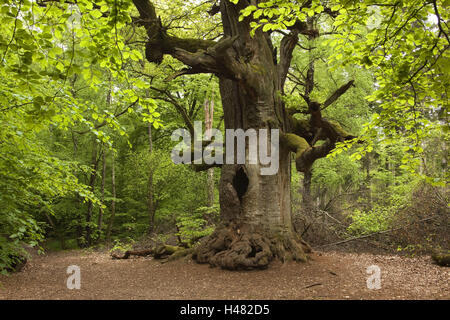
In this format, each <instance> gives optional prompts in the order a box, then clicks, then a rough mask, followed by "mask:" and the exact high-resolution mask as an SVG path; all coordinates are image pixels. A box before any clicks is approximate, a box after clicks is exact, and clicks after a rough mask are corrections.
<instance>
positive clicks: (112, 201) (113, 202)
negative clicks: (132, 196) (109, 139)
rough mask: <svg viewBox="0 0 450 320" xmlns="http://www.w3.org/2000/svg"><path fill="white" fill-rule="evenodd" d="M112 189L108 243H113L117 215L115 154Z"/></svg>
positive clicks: (107, 233) (112, 166) (107, 234)
mask: <svg viewBox="0 0 450 320" xmlns="http://www.w3.org/2000/svg"><path fill="white" fill-rule="evenodd" d="M111 187H112V200H111V217H110V218H109V223H108V229H107V231H106V241H107V242H108V243H110V242H111V230H112V227H113V225H114V217H115V215H116V173H115V164H114V152H112V161H111Z"/></svg>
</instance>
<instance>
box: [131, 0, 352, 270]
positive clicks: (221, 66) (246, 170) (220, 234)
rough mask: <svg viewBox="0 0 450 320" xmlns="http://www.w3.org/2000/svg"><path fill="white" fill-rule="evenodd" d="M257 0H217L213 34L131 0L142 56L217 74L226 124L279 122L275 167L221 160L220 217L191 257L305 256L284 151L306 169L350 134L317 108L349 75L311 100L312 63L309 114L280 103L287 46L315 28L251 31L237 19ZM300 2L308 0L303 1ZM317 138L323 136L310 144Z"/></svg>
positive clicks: (241, 263)
mask: <svg viewBox="0 0 450 320" xmlns="http://www.w3.org/2000/svg"><path fill="white" fill-rule="evenodd" d="M250 2H251V3H250ZM259 2H262V1H239V2H238V3H237V4H234V3H232V2H230V1H228V0H222V1H217V2H216V3H215V5H214V8H213V10H211V14H220V15H221V20H222V26H223V34H224V36H223V38H222V39H221V40H219V41H217V42H216V41H208V40H202V39H185V38H179V37H176V36H173V35H171V34H169V33H168V32H167V29H166V28H165V27H164V25H162V22H161V19H160V18H159V17H158V13H157V10H156V9H155V6H154V4H153V3H152V2H151V1H149V0H133V3H134V5H135V7H136V8H137V10H138V12H139V15H140V17H139V19H137V22H138V23H139V24H140V25H141V26H142V27H144V28H145V30H146V32H147V36H148V39H147V43H146V58H147V60H148V61H149V62H154V63H161V61H162V59H163V56H164V55H171V56H172V57H174V58H176V59H177V60H179V61H181V62H182V63H184V64H185V65H186V68H184V69H183V70H181V71H179V72H178V73H177V74H176V75H175V76H180V75H185V74H197V73H211V74H214V75H215V76H217V77H218V79H219V85H220V94H221V99H222V104H223V111H224V122H225V128H226V129H238V128H241V129H243V130H247V129H250V128H252V129H256V130H258V129H268V130H269V132H270V129H279V130H280V146H279V155H280V159H279V170H278V173H277V174H274V175H261V170H260V169H261V167H262V165H261V164H260V163H258V164H249V163H248V162H247V163H245V164H239V165H236V164H234V165H233V164H224V165H222V168H221V170H222V173H221V179H220V186H219V194H220V210H221V224H220V225H219V226H218V227H217V228H216V230H215V231H214V233H213V234H212V235H211V236H209V237H208V238H206V239H204V240H203V241H202V242H201V243H200V245H199V246H198V247H197V250H196V252H195V254H194V258H195V259H196V260H197V261H198V262H200V263H209V264H211V265H213V266H219V267H222V268H226V269H232V270H234V269H251V268H265V267H267V266H268V264H269V263H270V261H272V260H273V259H274V258H279V259H281V260H283V261H284V260H295V261H306V260H307V253H308V252H310V250H311V249H310V247H309V246H308V245H307V244H306V243H305V242H304V241H302V239H301V238H300V237H299V235H297V234H296V233H295V232H294V231H293V228H292V223H291V199H290V170H291V157H290V154H291V153H294V154H295V162H296V167H297V170H299V171H301V172H306V171H308V170H309V169H310V168H311V165H312V164H313V163H314V161H315V160H317V159H319V158H321V157H325V156H326V155H327V154H328V153H329V152H330V151H331V150H332V149H333V148H334V146H335V143H336V142H337V141H342V140H345V139H348V138H353V137H352V136H350V135H349V134H347V133H346V132H345V131H344V130H342V128H340V126H339V125H337V124H335V123H332V122H330V121H328V120H326V119H324V118H322V116H321V109H322V108H324V107H326V106H328V105H329V104H331V103H332V102H333V101H335V100H336V99H337V98H338V97H339V96H340V95H342V94H343V93H345V91H346V90H347V89H348V88H349V87H350V86H351V85H353V82H350V83H348V84H345V85H343V86H342V87H341V88H340V89H338V90H337V91H336V92H335V93H334V94H333V95H332V96H330V98H329V99H327V100H326V101H325V102H323V103H322V104H321V103H319V102H317V101H312V100H310V99H309V92H310V91H311V90H312V87H313V82H314V79H313V68H312V70H311V72H309V73H310V79H309V80H308V81H307V83H309V87H308V85H306V86H305V88H306V89H305V95H304V100H305V102H306V104H307V112H308V113H309V114H310V117H309V121H299V120H296V119H295V118H294V117H293V116H292V113H295V110H294V111H293V112H290V111H289V112H288V110H286V108H285V106H284V103H283V101H282V94H283V87H284V84H285V82H286V78H287V74H288V71H289V67H290V63H291V59H292V55H293V50H294V49H295V48H296V44H297V42H298V40H299V36H301V35H303V36H307V37H316V36H318V32H317V31H316V30H314V29H313V24H312V23H308V21H307V22H297V23H296V24H295V25H293V26H292V27H290V28H289V30H288V32H285V34H284V37H283V39H282V40H281V43H280V45H279V48H278V50H277V49H276V48H275V46H274V44H273V39H272V35H271V33H270V32H268V31H266V32H264V31H263V30H261V29H262V28H259V29H257V30H256V32H254V34H252V32H251V31H252V27H251V25H250V23H251V18H250V17H247V18H244V19H242V18H241V19H240V12H241V10H243V9H245V8H246V7H247V6H248V5H249V4H253V5H255V4H256V5H257V4H258V3H259ZM304 5H305V6H309V5H311V4H310V3H308V1H306V2H305V4H304ZM330 14H331V13H330ZM320 140H322V142H323V143H320V144H317V145H316V143H317V142H318V141H320ZM246 149H248V144H247V145H246ZM207 168H208V166H202V169H207Z"/></svg>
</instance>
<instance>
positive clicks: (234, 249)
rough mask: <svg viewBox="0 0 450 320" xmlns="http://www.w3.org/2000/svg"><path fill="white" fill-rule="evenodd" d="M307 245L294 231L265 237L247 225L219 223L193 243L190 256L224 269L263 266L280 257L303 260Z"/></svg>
mask: <svg viewBox="0 0 450 320" xmlns="http://www.w3.org/2000/svg"><path fill="white" fill-rule="evenodd" d="M309 252H311V248H310V247H309V246H308V245H307V244H306V243H305V242H303V241H302V240H301V239H300V238H299V237H298V236H297V235H295V234H292V235H291V236H289V237H272V238H269V237H267V236H265V235H264V233H263V232H260V231H255V230H250V228H245V227H241V228H239V227H237V226H236V225H232V226H222V227H219V228H217V229H216V231H214V233H213V234H212V235H211V236H209V237H208V238H206V239H205V240H204V241H203V242H202V243H200V245H199V246H198V247H197V249H196V250H195V252H194V254H193V258H194V259H195V260H196V261H197V262H199V263H209V264H210V265H211V266H214V267H221V268H223V269H228V270H250V269H265V268H267V267H268V265H269V263H270V262H271V261H272V260H273V259H275V258H278V259H280V260H281V261H288V260H295V261H303V262H304V261H306V260H307V256H306V253H309Z"/></svg>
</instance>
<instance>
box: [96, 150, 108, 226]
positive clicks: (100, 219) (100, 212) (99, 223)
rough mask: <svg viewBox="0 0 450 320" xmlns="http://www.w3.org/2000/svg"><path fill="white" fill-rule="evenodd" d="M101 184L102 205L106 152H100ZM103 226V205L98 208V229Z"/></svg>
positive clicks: (103, 200)
mask: <svg viewBox="0 0 450 320" xmlns="http://www.w3.org/2000/svg"><path fill="white" fill-rule="evenodd" d="M102 164H103V167H102V186H101V201H102V205H103V203H104V202H105V178H106V152H103V153H102ZM102 227H103V207H102V206H100V208H99V210H98V231H99V232H101V231H102Z"/></svg>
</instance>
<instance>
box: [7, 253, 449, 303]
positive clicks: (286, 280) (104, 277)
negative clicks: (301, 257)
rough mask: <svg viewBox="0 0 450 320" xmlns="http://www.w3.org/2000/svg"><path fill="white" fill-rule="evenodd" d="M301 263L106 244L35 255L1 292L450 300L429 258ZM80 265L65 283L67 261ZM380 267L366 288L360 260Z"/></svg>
mask: <svg viewBox="0 0 450 320" xmlns="http://www.w3.org/2000/svg"><path fill="white" fill-rule="evenodd" d="M312 258H313V259H312V260H311V261H309V262H307V263H294V262H289V263H284V264H283V263H281V262H275V263H273V264H272V265H271V266H270V267H269V268H268V269H266V270H262V271H242V272H241V271H226V270H221V269H218V268H210V267H209V266H208V265H199V264H197V263H195V262H194V261H192V260H190V259H187V258H185V259H181V260H178V261H173V262H167V263H161V262H160V260H154V259H152V258H150V257H148V258H146V257H139V258H131V259H128V260H113V259H111V257H110V256H109V253H108V252H106V251H103V252H95V251H81V250H78V251H59V252H50V253H48V254H46V255H43V256H35V257H33V259H32V260H31V261H30V262H28V263H27V265H26V266H25V268H24V269H23V270H22V271H21V272H19V273H15V274H12V275H10V276H0V299H164V300H166V299H167V300H168V299H170V300H172V299H196V300H197V299H198V300H203V299H450V281H449V280H450V269H449V268H445V267H439V266H437V265H435V264H433V263H432V262H431V259H430V258H429V257H425V256H423V257H415V258H407V257H404V256H397V255H379V254H369V253H358V254H356V253H344V252H336V251H330V252H316V253H314V254H313V255H312ZM70 265H77V266H79V267H80V270H81V289H80V290H69V289H67V287H66V281H67V278H68V277H69V275H68V274H67V273H66V271H67V267H68V266H70ZM371 265H377V266H379V267H380V269H381V289H379V290H369V289H368V288H367V278H368V277H369V276H370V275H369V274H367V273H366V270H367V267H369V266H371Z"/></svg>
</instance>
